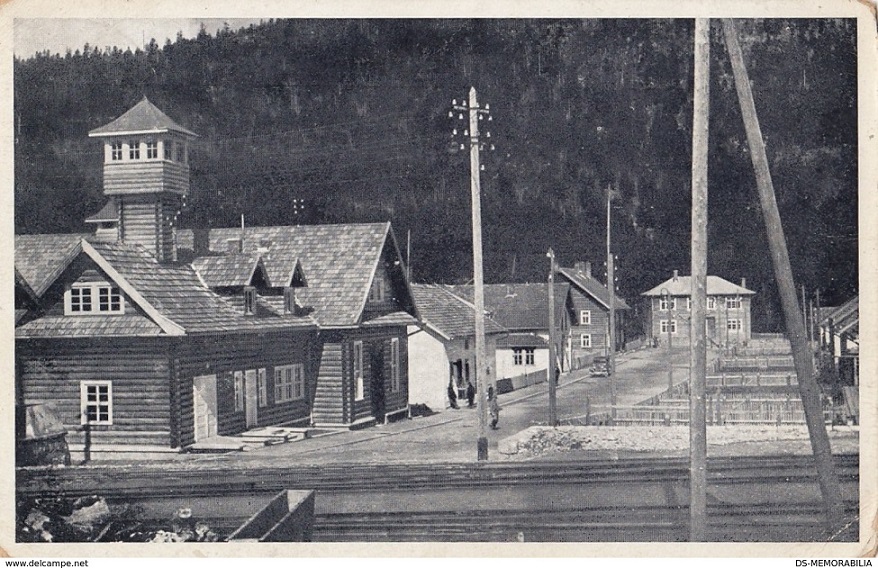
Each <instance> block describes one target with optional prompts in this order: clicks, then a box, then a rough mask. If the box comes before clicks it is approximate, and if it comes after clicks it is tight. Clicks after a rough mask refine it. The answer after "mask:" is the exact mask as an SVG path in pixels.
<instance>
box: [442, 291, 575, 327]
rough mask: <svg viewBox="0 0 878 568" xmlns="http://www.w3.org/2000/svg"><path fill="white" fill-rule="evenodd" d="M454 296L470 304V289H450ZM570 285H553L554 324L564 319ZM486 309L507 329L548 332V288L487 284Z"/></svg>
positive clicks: (471, 297) (471, 296) (471, 299)
mask: <svg viewBox="0 0 878 568" xmlns="http://www.w3.org/2000/svg"><path fill="white" fill-rule="evenodd" d="M448 288H449V289H450V290H451V291H452V292H453V293H455V294H457V295H459V296H460V297H462V298H464V299H466V300H467V301H468V302H473V297H474V296H473V287H472V286H471V285H466V286H449V287H448ZM569 292H570V284H568V283H566V282H555V285H554V301H555V323H556V325H558V324H559V323H560V322H561V318H563V317H564V312H565V310H566V302H567V295H568V294H569ZM485 309H486V310H487V311H488V312H489V313H490V314H491V318H493V319H494V321H496V322H497V323H499V324H500V325H502V326H503V327H505V328H506V329H509V330H512V331H516V330H548V329H549V290H548V285H547V284H542V283H540V284H530V283H528V284H486V285H485Z"/></svg>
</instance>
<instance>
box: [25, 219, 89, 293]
mask: <svg viewBox="0 0 878 568" xmlns="http://www.w3.org/2000/svg"><path fill="white" fill-rule="evenodd" d="M83 237H84V235H77V234H70V235H15V268H16V270H18V271H19V273H20V274H21V277H22V278H23V279H24V281H25V282H26V283H27V285H28V286H30V288H31V290H33V292H34V294H36V295H37V297H39V296H42V295H43V293H44V292H45V291H46V290H47V289H48V288H49V286H51V285H52V283H53V282H54V281H55V279H56V278H58V276H60V274H61V273H62V272H64V269H66V268H67V266H68V265H69V264H70V263H71V262H72V261H73V259H74V258H76V256H77V255H79V253H80V252H82V248H81V246H80V243H81V242H82V238H83Z"/></svg>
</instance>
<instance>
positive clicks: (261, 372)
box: [256, 369, 268, 408]
mask: <svg viewBox="0 0 878 568" xmlns="http://www.w3.org/2000/svg"><path fill="white" fill-rule="evenodd" d="M256 398H257V399H258V401H259V407H260V408H261V407H263V406H268V377H266V375H265V369H258V370H257V371H256Z"/></svg>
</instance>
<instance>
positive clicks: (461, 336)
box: [408, 284, 506, 411]
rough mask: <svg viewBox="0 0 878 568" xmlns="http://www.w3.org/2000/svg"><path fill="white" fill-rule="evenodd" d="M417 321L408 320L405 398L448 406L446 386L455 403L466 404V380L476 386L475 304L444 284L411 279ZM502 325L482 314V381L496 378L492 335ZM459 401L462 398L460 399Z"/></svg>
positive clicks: (435, 407) (432, 405) (431, 405)
mask: <svg viewBox="0 0 878 568" xmlns="http://www.w3.org/2000/svg"><path fill="white" fill-rule="evenodd" d="M412 292H413V294H414V298H415V305H416V306H417V308H418V310H419V314H420V316H421V321H420V323H419V325H416V326H415V325H413V326H409V331H408V335H409V358H408V361H409V404H426V405H427V406H428V407H429V408H430V409H431V410H434V411H437V410H444V409H446V408H448V407H449V406H450V401H449V397H448V387H449V385H451V386H452V388H453V389H454V391H455V393H456V395H457V401H458V404H459V405H461V406H465V405H466V389H467V381H469V382H471V383H472V384H473V386H477V384H478V380H477V376H476V374H477V370H476V345H475V313H476V312H475V306H473V305H472V304H471V303H470V302H468V301H466V300H464V299H463V298H461V297H459V296H457V295H455V294H454V293H452V292H451V290H450V289H449V288H448V287H446V286H441V285H435V284H412ZM505 333H506V330H505V329H504V328H503V327H501V326H500V325H499V324H497V323H496V322H495V321H494V320H492V319H491V318H490V317H487V316H486V317H485V352H486V353H485V354H486V357H487V360H488V362H489V364H488V376H487V381H488V384H494V383H495V382H496V377H497V373H496V371H495V369H494V368H493V364H492V363H493V361H494V360H495V351H496V343H497V338H498V337H500V336H502V335H504V334H505ZM461 401H462V403H463V404H461Z"/></svg>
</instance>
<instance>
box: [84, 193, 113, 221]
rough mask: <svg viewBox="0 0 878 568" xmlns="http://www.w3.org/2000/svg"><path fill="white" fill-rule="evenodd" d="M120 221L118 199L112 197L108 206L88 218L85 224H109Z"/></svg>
mask: <svg viewBox="0 0 878 568" xmlns="http://www.w3.org/2000/svg"><path fill="white" fill-rule="evenodd" d="M118 220H119V208H118V207H117V206H116V198H115V197H111V198H110V200H109V201H107V204H106V205H104V207H103V208H102V209H101V210H100V211H98V212H97V213H95V214H94V215H92V216H91V217H88V218H87V219H86V220H85V222H86V223H108V222H111V221H118Z"/></svg>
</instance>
